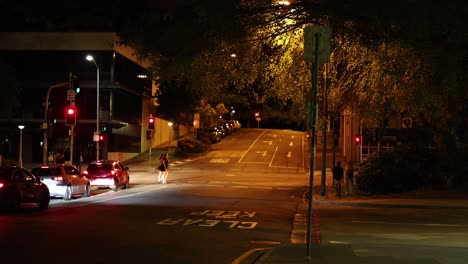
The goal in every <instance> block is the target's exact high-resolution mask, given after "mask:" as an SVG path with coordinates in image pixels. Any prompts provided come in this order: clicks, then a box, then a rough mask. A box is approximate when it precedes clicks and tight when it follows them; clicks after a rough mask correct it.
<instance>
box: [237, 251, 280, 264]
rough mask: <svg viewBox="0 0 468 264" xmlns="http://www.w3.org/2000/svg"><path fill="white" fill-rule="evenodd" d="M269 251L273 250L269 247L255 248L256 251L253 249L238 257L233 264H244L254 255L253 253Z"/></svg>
mask: <svg viewBox="0 0 468 264" xmlns="http://www.w3.org/2000/svg"><path fill="white" fill-rule="evenodd" d="M267 249H271V247H268V248H254V249H251V250H249V251H247V252H245V253H244V254H242V255H241V256H240V257H238V258H237V259H235V260H234V261H233V262H232V263H231V264H240V263H243V262H244V260H245V259H247V258H248V257H249V256H250V255H252V254H253V253H255V252H257V251H260V250H267Z"/></svg>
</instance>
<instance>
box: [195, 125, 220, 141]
mask: <svg viewBox="0 0 468 264" xmlns="http://www.w3.org/2000/svg"><path fill="white" fill-rule="evenodd" d="M199 137H200V138H201V137H207V138H208V139H209V140H210V141H211V143H213V144H214V143H218V142H219V141H221V139H222V136H221V131H219V130H218V128H217V127H214V128H210V129H204V130H202V131H200V134H199Z"/></svg>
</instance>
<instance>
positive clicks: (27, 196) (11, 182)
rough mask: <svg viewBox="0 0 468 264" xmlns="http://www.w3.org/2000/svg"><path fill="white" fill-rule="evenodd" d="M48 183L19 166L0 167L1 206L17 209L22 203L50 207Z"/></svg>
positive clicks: (43, 207) (10, 209)
mask: <svg viewBox="0 0 468 264" xmlns="http://www.w3.org/2000/svg"><path fill="white" fill-rule="evenodd" d="M49 202H50V194H49V189H48V188H47V185H45V184H44V183H43V182H41V180H40V179H39V178H38V177H36V176H34V175H32V174H31V173H30V172H29V171H27V170H26V169H23V168H19V167H2V168H0V208H1V209H7V210H9V211H17V210H18V209H19V208H20V207H21V205H22V204H36V205H37V206H38V207H39V209H41V210H44V209H47V208H48V207H49Z"/></svg>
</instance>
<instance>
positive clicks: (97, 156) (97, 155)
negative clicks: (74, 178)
mask: <svg viewBox="0 0 468 264" xmlns="http://www.w3.org/2000/svg"><path fill="white" fill-rule="evenodd" d="M86 59H87V60H88V61H92V62H94V65H96V73H97V76H96V132H94V137H93V140H94V141H95V142H96V160H99V66H98V65H97V63H96V61H95V60H94V58H93V56H91V55H88V56H86ZM96 137H97V138H96ZM96 139H97V140H96Z"/></svg>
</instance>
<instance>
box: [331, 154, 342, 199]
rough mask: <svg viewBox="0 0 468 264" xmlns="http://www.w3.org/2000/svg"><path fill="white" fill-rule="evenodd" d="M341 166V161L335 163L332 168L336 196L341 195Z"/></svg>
mask: <svg viewBox="0 0 468 264" xmlns="http://www.w3.org/2000/svg"><path fill="white" fill-rule="evenodd" d="M343 174H344V171H343V167H341V161H338V162H337V163H336V166H335V167H334V168H333V185H334V186H335V190H336V197H341V182H342V181H343Z"/></svg>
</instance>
